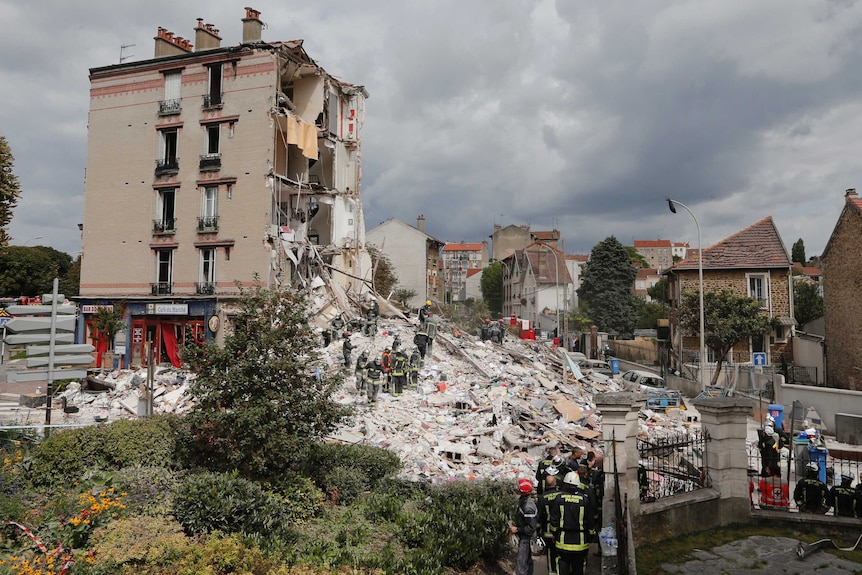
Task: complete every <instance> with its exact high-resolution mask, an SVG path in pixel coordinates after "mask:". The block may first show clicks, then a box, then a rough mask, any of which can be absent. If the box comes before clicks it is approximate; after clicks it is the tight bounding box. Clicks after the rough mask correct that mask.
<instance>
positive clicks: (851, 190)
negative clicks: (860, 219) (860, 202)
mask: <svg viewBox="0 0 862 575" xmlns="http://www.w3.org/2000/svg"><path fill="white" fill-rule="evenodd" d="M847 196H853V197H854V198H855V197H856V188H847V191H846V192H844V197H847Z"/></svg>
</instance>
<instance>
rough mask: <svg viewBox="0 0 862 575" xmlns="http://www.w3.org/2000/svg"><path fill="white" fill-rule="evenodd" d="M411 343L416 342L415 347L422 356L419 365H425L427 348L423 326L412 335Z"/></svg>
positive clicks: (426, 335)
mask: <svg viewBox="0 0 862 575" xmlns="http://www.w3.org/2000/svg"><path fill="white" fill-rule="evenodd" d="M413 343H414V344H416V349H418V350H419V356H420V357H421V358H422V360H421V361H420V362H419V365H425V350H426V349H427V348H428V334H427V333H426V332H425V329H424V328H423V329H420V330H419V331H417V332H416V335H414V336H413Z"/></svg>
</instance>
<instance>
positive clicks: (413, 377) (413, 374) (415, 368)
mask: <svg viewBox="0 0 862 575" xmlns="http://www.w3.org/2000/svg"><path fill="white" fill-rule="evenodd" d="M421 363H422V356H421V355H419V350H418V349H414V350H413V353H411V354H410V363H409V365H410V387H413V388H415V387H416V386H417V385H418V384H419V366H420V364H421Z"/></svg>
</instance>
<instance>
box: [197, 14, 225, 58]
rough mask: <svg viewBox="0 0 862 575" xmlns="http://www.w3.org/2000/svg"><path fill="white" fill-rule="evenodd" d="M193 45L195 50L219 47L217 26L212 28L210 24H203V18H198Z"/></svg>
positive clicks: (219, 38) (219, 39) (219, 40)
mask: <svg viewBox="0 0 862 575" xmlns="http://www.w3.org/2000/svg"><path fill="white" fill-rule="evenodd" d="M195 46H197V49H196V50H195V52H201V51H203V50H212V49H214V48H219V47H221V36H219V35H218V28H213V25H212V24H204V19H203V18H198V25H197V28H195Z"/></svg>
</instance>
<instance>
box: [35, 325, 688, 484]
mask: <svg viewBox="0 0 862 575" xmlns="http://www.w3.org/2000/svg"><path fill="white" fill-rule="evenodd" d="M417 329H418V325H417V324H416V323H415V320H411V319H408V318H405V317H403V316H402V317H391V318H388V319H387V318H381V319H380V321H379V323H378V326H377V329H376V330H375V331H374V332H372V333H371V334H370V335H367V336H366V335H363V334H362V333H353V334H352V335H351V342H352V343H353V345H354V349H353V355H352V357H353V362H355V361H356V359H355V358H357V357H359V355H360V354H361V353H362V352H366V353H367V355H368V357H369V358H371V359H375V358H379V357H380V356H381V354H382V353H383V351H384V350H385V349H386V348H388V347H392V344H393V341H394V339H395V337H396V336H398V338H399V339H400V340H401V341H402V342H407V345H406V346H405V347H406V351H407V353H408V355H409V354H410V352H411V351H412V349H413V347H414V346H412V345H411V344H410V343H409V342H411V341H412V339H413V334H414V333H415V332H416V331H417ZM342 344H343V339H336V340H334V341H332V342H331V343H330V344H329V345H328V346H327V347H325V348H322V354H323V358H324V360H325V361H326V362H327V363H328V365H329V367H330V368H331V369H345V370H346V373H347V376H346V377H345V384H344V386H343V388H342V389H341V390H340V392H339V393H338V394H337V396H336V397H335V400H336V401H338V402H339V403H342V404H346V405H350V406H353V407H354V408H355V416H354V417H353V418H351V420H350V421H348V422H347V423H345V424H344V425H343V426H341V427H340V428H339V429H338V430H337V431H336V432H334V433H333V434H332V435H331V436H330V437H329V439H331V440H335V441H341V442H345V443H351V444H361V445H373V446H378V447H383V448H386V449H389V450H391V451H393V452H394V453H396V454H397V455H398V456H399V457H400V458H401V460H402V461H403V462H404V467H403V469H402V476H404V477H407V478H412V479H424V480H430V481H432V482H438V481H447V480H453V479H459V478H465V479H475V478H497V479H510V478H513V477H517V476H532V474H533V473H534V472H535V469H536V465H537V463H538V460H540V459H541V458H542V457H543V454H544V453H545V451H546V449H547V447H548V446H550V445H552V444H557V445H560V446H561V448H562V451H563V452H564V453H565V452H571V451H574V450H575V449H576V448H581V449H583V450H584V451H590V450H592V451H595V452H597V454H598V455H599V456H600V457H601V456H602V451H603V447H604V445H603V444H602V441H601V416H600V414H599V413H597V412H596V407H595V404H594V402H593V395H594V394H595V393H599V392H613V391H621V390H623V385H622V383H621V382H620V381H619V380H616V379H611V378H608V377H607V376H605V375H602V374H599V373H591V372H589V371H587V370H584V371H583V372H581V371H580V370H579V368H578V367H577V365H576V364H574V363H572V362H568V361H567V362H566V363H567V364H568V365H566V369H565V370H564V365H563V359H562V358H563V357H564V354H561V353H560V352H559V350H557V349H556V348H553V347H551V346H550V345H549V344H548V343H542V342H536V341H531V340H520V339H517V338H513V337H511V336H509V337H507V338H506V339H505V340H504V341H503V343H502V344H498V343H492V342H490V341H482V340H481V339H480V338H479V337H476V336H473V335H469V334H465V333H462V332H461V331H460V330H458V329H457V328H456V327H454V326H452V325H450V324H447V323H446V322H445V321H444V322H441V323H440V324H439V329H438V332H437V337H435V338H434V341H433V344H432V346H431V348H430V351H429V353H428V354H427V356H426V358H425V361H424V365H423V367H422V368H421V370H420V371H419V377H418V384H417V385H416V387H415V388H414V387H408V389H406V390H405V392H404V394H403V395H401V396H398V397H395V396H393V395H391V394H389V393H380V394H379V396H378V398H377V403H376V405H374V406H371V405H369V404H368V402H367V399H366V396H365V392H364V391H363V392H359V391H357V389H356V379H355V376H354V365H350V366H344V365H343V361H344V360H343V353H342ZM564 374H565V375H564ZM146 377H147V373H146V370H145V369H140V370H135V371H132V370H117V371H113V372H110V373H107V374H105V375H103V376H100V377H88V378H86V379H85V380H83V381H82V382H81V384H77V383H73V384H70V385H69V387H68V388H67V389H66V390H65V391H64V392H63V393H62V394H61V395H60V397H59V398H58V399H59V400H55V401H56V403H55V409H56V413H58V414H59V412H61V411H62V416H61V417H60V416H55V417H54V422H56V423H61V424H62V423H65V424H69V425H89V424H92V423H94V422H104V421H110V420H114V419H118V418H133V417H138V416H143V415H146V413H147V409H148V403H149V392H148V391H147V390H148V385H147V382H146ZM153 379H154V381H153V383H152V386H151V389H152V411H153V412H154V413H177V414H182V413H185V412H187V411H188V410H189V409H191V408H192V407H193V400H192V398H191V397H190V396H189V394H188V393H187V392H188V385H189V383H190V382H191V381H192V380H193V379H194V374H191V373H188V372H185V371H182V370H177V369H175V368H172V367H159V368H157V369H156V370H155V373H154V378H153ZM21 411H22V412H26V413H27V419H28V420H29V421H28V422H29V423H38V413H40V412H41V410H27V409H24V408H22V410H21ZM29 412H33V414H32V418H31V415H30V414H29ZM33 418H35V421H34V420H33ZM19 419H22V418H19ZM682 420H683V418H682V417H680V414H679V411H678V410H668V412H667V413H665V412H664V411H650V410H646V409H645V410H644V411H642V413H641V418H640V432H641V433H642V434H643V435H654V434H664V433H668V432H675V431H678V430H679V429H680V428H681V427H682V426H685V425H686V423H685V422H683V421H682ZM19 422H20V421H19Z"/></svg>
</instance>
